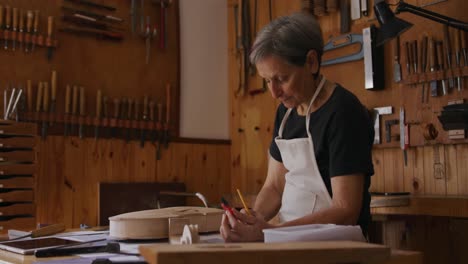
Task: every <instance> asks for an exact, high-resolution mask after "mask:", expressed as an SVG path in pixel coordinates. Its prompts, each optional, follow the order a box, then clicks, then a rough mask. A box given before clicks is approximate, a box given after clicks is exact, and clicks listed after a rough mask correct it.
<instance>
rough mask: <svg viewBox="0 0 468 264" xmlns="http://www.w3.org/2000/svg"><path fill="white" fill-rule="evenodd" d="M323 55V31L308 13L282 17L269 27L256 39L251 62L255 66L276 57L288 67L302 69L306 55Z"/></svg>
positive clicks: (261, 31) (272, 22)
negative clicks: (266, 59)
mask: <svg viewBox="0 0 468 264" xmlns="http://www.w3.org/2000/svg"><path fill="white" fill-rule="evenodd" d="M310 50H315V51H316V52H317V56H318V59H319V63H320V61H321V57H322V54H323V38H322V30H321V29H320V25H319V23H318V22H317V20H316V19H315V18H314V17H313V16H312V15H310V14H307V13H294V14H292V15H289V16H283V17H279V18H277V19H275V20H273V21H271V22H270V23H269V24H268V25H266V26H265V27H264V28H263V29H262V30H260V32H259V33H258V35H257V38H256V39H255V42H254V44H253V46H252V49H251V52H250V55H249V59H250V62H251V63H252V64H257V62H258V61H260V60H262V59H264V58H266V57H268V56H271V55H275V56H278V57H280V58H282V59H284V60H285V61H287V62H288V63H290V64H292V65H297V66H303V65H304V64H305V62H306V57H307V53H308V52H309V51H310Z"/></svg>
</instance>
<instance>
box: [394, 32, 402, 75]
mask: <svg viewBox="0 0 468 264" xmlns="http://www.w3.org/2000/svg"><path fill="white" fill-rule="evenodd" d="M393 58H394V59H393V81H394V82H396V83H398V82H400V81H401V66H400V37H396V38H395V43H393Z"/></svg>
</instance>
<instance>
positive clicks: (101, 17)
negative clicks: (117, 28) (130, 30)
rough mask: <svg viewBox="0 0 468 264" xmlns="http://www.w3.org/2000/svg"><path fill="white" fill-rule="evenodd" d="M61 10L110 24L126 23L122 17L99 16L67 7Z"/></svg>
mask: <svg viewBox="0 0 468 264" xmlns="http://www.w3.org/2000/svg"><path fill="white" fill-rule="evenodd" d="M61 8H62V10H63V11H65V12H69V13H72V14H73V15H75V14H79V15H83V16H87V17H90V18H93V19H96V20H107V21H109V22H123V21H124V20H123V19H122V18H120V17H115V16H111V15H102V14H97V13H94V12H90V11H85V10H80V9H76V8H71V7H67V6H62V7H61Z"/></svg>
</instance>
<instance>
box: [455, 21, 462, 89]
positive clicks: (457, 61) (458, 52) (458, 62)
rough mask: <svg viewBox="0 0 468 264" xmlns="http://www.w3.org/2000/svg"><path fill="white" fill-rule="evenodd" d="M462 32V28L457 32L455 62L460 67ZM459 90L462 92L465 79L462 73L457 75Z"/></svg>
mask: <svg viewBox="0 0 468 264" xmlns="http://www.w3.org/2000/svg"><path fill="white" fill-rule="evenodd" d="M461 34H462V31H461V30H459V29H458V30H457V31H456V32H455V64H456V65H457V67H458V68H459V67H460V66H461V48H460V39H461V38H460V35H461ZM457 90H458V91H459V92H460V91H461V90H463V81H462V78H461V77H460V75H458V76H457Z"/></svg>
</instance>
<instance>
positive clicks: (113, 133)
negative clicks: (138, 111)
mask: <svg viewBox="0 0 468 264" xmlns="http://www.w3.org/2000/svg"><path fill="white" fill-rule="evenodd" d="M119 115H120V99H119V98H117V97H116V98H114V115H113V116H112V117H113V118H114V119H115V124H114V125H113V127H112V130H111V137H112V138H116V137H117V121H118V119H119Z"/></svg>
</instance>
